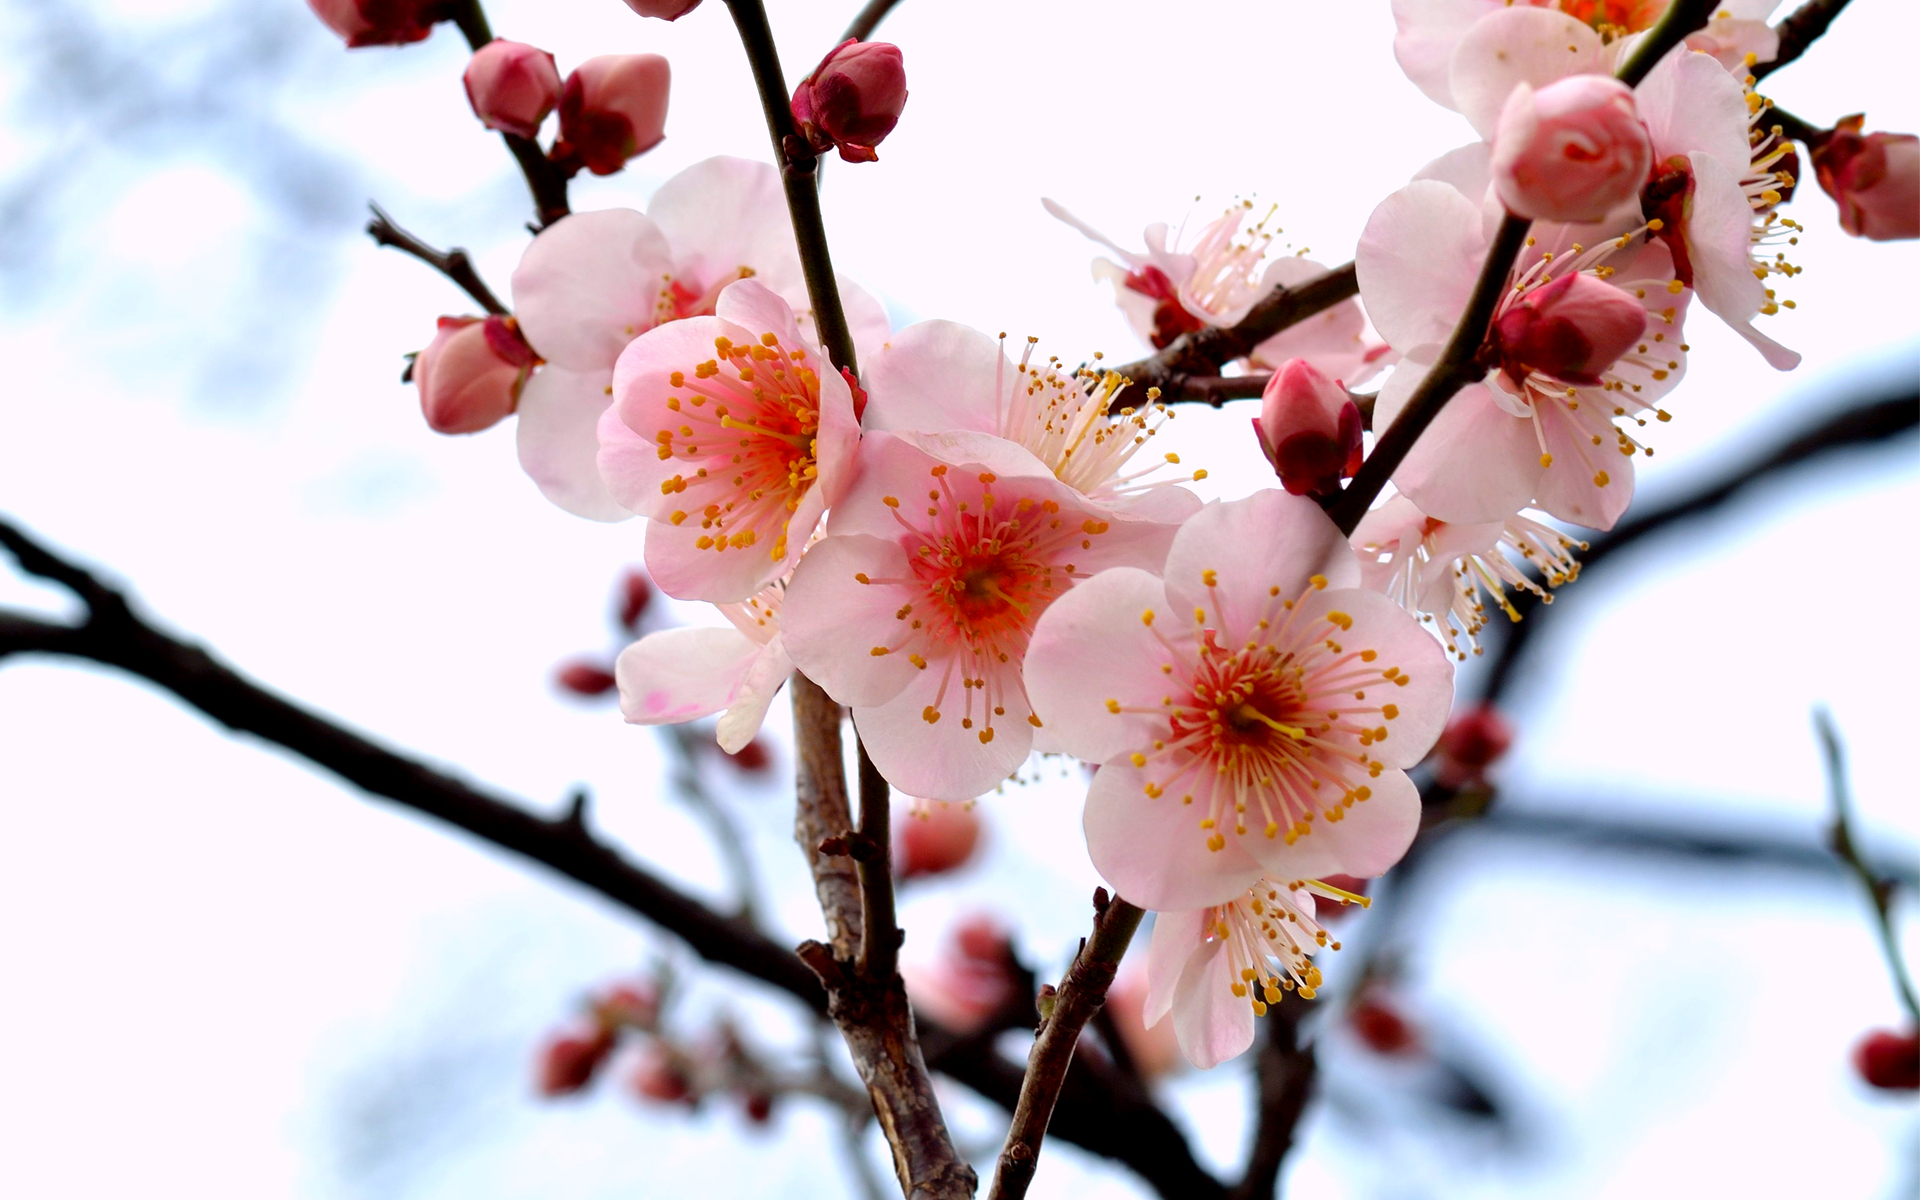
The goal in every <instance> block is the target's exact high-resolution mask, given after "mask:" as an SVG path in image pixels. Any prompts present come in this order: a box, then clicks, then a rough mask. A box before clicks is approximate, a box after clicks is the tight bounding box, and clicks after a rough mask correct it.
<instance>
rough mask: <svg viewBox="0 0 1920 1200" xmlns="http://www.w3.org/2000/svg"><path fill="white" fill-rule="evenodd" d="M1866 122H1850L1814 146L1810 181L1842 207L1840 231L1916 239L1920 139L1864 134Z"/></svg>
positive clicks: (1919, 224) (1918, 230)
mask: <svg viewBox="0 0 1920 1200" xmlns="http://www.w3.org/2000/svg"><path fill="white" fill-rule="evenodd" d="M1865 123H1866V118H1865V117H1861V116H1854V117H1848V118H1846V119H1845V120H1843V121H1841V122H1840V124H1839V125H1838V126H1836V127H1835V129H1834V131H1833V132H1832V134H1830V135H1829V136H1828V137H1827V138H1826V139H1825V140H1823V141H1821V142H1820V143H1819V144H1818V145H1816V146H1814V148H1813V170H1814V177H1815V178H1817V179H1818V180H1819V181H1820V188H1821V190H1822V191H1824V192H1826V194H1827V195H1829V196H1832V197H1833V199H1834V202H1835V203H1836V204H1838V205H1839V206H1840V228H1842V229H1844V230H1846V231H1847V232H1848V233H1849V234H1851V235H1853V236H1854V237H1864V238H1870V239H1872V240H1873V241H1876V242H1885V241H1893V240H1896V239H1902V238H1917V237H1920V137H1915V136H1914V135H1913V134H1911V133H1869V134H1865V135H1862V134H1861V132H1860V130H1861V128H1862V126H1864V125H1865Z"/></svg>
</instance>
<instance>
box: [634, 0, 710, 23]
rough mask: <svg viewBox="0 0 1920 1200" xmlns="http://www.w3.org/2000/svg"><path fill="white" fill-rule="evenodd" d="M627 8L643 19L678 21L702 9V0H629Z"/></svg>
mask: <svg viewBox="0 0 1920 1200" xmlns="http://www.w3.org/2000/svg"><path fill="white" fill-rule="evenodd" d="M627 7H628V8H630V9H632V10H633V11H634V12H637V13H639V14H640V15H641V16H643V17H659V18H660V19H661V20H663V21H678V20H679V19H680V18H681V17H684V16H686V15H687V14H688V13H690V12H692V11H693V10H694V9H696V8H699V7H700V0H627Z"/></svg>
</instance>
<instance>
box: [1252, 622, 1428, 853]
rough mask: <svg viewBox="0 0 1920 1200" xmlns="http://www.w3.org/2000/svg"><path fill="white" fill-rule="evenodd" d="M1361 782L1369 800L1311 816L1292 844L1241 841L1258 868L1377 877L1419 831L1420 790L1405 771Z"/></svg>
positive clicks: (1257, 840) (1265, 840)
mask: <svg viewBox="0 0 1920 1200" xmlns="http://www.w3.org/2000/svg"><path fill="white" fill-rule="evenodd" d="M1428 640H1429V641H1431V640H1432V639H1431V638H1429V639H1428ZM1435 645H1436V646H1437V645H1438V643H1437V642H1436V643H1435ZM1366 786H1367V789H1368V791H1369V792H1370V793H1371V795H1370V796H1369V798H1368V799H1365V800H1361V801H1358V802H1356V803H1355V804H1354V805H1353V807H1352V808H1349V809H1346V810H1345V816H1343V817H1342V818H1341V819H1340V820H1338V821H1328V820H1324V819H1316V820H1315V821H1314V822H1313V824H1312V826H1311V829H1312V832H1310V833H1308V834H1306V835H1305V836H1303V837H1301V838H1300V839H1298V840H1297V841H1295V842H1294V843H1293V845H1291V846H1289V845H1287V844H1286V842H1285V841H1284V840H1283V839H1280V838H1274V839H1273V840H1271V841H1269V840H1267V839H1265V838H1257V837H1249V838H1243V839H1241V840H1243V841H1245V842H1246V843H1247V846H1248V849H1249V850H1250V851H1251V852H1253V853H1254V854H1256V855H1257V856H1258V858H1259V863H1260V866H1261V868H1262V869H1263V870H1264V871H1265V872H1266V873H1267V874H1270V875H1273V876H1275V877H1276V878H1279V879H1324V878H1325V877H1327V876H1328V875H1358V876H1360V877H1361V878H1368V877H1371V876H1374V875H1379V874H1381V873H1382V872H1384V871H1386V870H1387V869H1388V868H1389V867H1391V866H1393V864H1395V863H1397V862H1399V861H1400V859H1401V858H1402V857H1403V856H1404V855H1405V854H1406V852H1407V847H1408V846H1410V845H1412V844H1413V835H1414V834H1416V833H1418V832H1419V831H1420V789H1419V788H1416V787H1414V786H1413V780H1411V779H1409V778H1407V773H1406V772H1405V771H1391V770H1389V771H1382V772H1380V775H1379V777H1378V778H1376V779H1370V780H1368V781H1367V785H1366Z"/></svg>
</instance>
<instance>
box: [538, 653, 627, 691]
mask: <svg viewBox="0 0 1920 1200" xmlns="http://www.w3.org/2000/svg"><path fill="white" fill-rule="evenodd" d="M553 681H554V683H556V684H558V685H559V686H560V687H561V688H563V689H564V690H566V691H569V692H572V693H573V694H574V695H576V696H605V695H607V694H608V693H610V692H612V691H613V690H614V689H615V688H617V687H619V686H620V681H619V680H618V679H616V678H615V677H614V674H613V672H612V671H609V670H607V668H605V667H603V666H601V665H600V664H599V663H597V662H591V661H589V660H587V659H584V658H576V659H574V660H572V661H571V662H564V663H561V664H560V666H559V668H558V669H557V670H555V671H554V673H553Z"/></svg>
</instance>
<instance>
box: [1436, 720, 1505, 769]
mask: <svg viewBox="0 0 1920 1200" xmlns="http://www.w3.org/2000/svg"><path fill="white" fill-rule="evenodd" d="M1511 745H1513V726H1512V725H1510V724H1508V723H1507V719H1506V718H1505V717H1503V716H1501V715H1500V710H1499V709H1497V708H1495V707H1493V706H1492V705H1490V704H1482V705H1478V706H1476V707H1474V708H1470V709H1468V710H1466V711H1465V712H1463V713H1460V714H1458V715H1457V716H1455V717H1454V718H1453V720H1452V721H1450V722H1448V723H1447V728H1446V731H1445V732H1444V733H1442V734H1441V735H1440V744H1439V745H1438V746H1436V747H1435V748H1434V757H1435V758H1436V759H1437V760H1438V761H1437V773H1438V775H1439V777H1440V782H1442V783H1444V784H1446V785H1447V786H1448V787H1459V786H1460V785H1461V784H1464V783H1471V782H1474V781H1475V780H1478V779H1479V778H1480V777H1481V776H1482V775H1484V774H1485V773H1486V770H1487V768H1488V767H1491V766H1492V765H1493V764H1494V763H1496V762H1498V761H1499V760H1500V758H1501V756H1502V755H1504V754H1505V753H1506V752H1507V748H1508V747H1509V746H1511Z"/></svg>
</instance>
